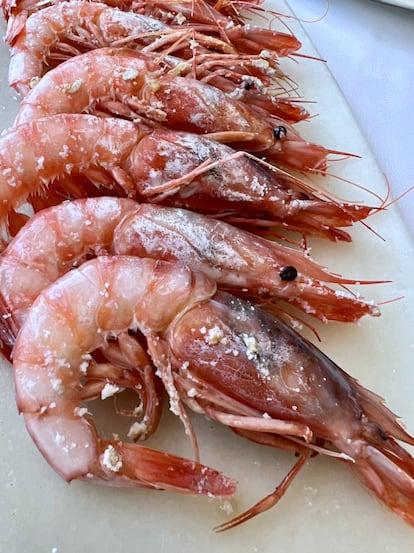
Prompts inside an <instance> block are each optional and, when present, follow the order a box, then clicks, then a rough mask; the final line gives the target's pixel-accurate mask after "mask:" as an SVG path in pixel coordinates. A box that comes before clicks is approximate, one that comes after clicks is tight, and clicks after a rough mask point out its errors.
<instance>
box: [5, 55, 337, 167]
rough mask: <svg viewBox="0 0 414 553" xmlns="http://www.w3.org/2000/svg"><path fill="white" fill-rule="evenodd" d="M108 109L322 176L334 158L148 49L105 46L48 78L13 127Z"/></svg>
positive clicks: (277, 121) (285, 125) (67, 63)
mask: <svg viewBox="0 0 414 553" xmlns="http://www.w3.org/2000/svg"><path fill="white" fill-rule="evenodd" d="M102 111H106V112H109V113H112V114H118V115H122V116H124V117H129V118H134V119H136V118H139V117H143V118H145V119H146V120H151V121H152V122H153V123H156V124H158V125H161V126H163V127H168V128H171V129H174V130H184V131H189V132H196V133H198V134H210V135H211V137H212V138H215V139H219V140H220V141H222V142H230V143H232V144H233V145H234V146H235V147H240V148H241V149H243V150H248V151H255V152H260V153H261V154H264V155H266V157H267V159H268V160H269V161H270V162H274V163H276V164H280V165H283V166H285V167H288V168H292V169H296V170H299V171H317V172H323V171H324V170H325V169H326V167H327V156H328V154H329V153H338V152H334V151H333V150H327V149H326V148H324V147H323V146H319V145H317V144H313V143H309V142H306V141H305V140H304V139H303V138H301V136H300V135H299V133H298V132H297V131H296V130H294V129H293V127H292V126H291V125H289V124H288V123H286V122H285V121H283V120H281V119H278V118H276V117H275V116H269V115H268V114H267V113H266V112H264V111H263V110H261V109H260V108H258V107H255V106H249V105H247V104H244V103H243V102H241V101H238V100H235V99H233V98H230V97H229V95H228V94H225V93H224V92H222V91H220V90H218V89H217V88H216V87H213V86H210V85H208V84H205V83H202V82H200V81H198V80H195V79H191V78H186V77H180V76H177V75H174V74H171V73H170V74H166V73H165V71H164V70H163V69H161V68H160V66H159V65H157V64H156V63H155V61H154V58H153V57H151V56H149V55H148V54H147V55H146V54H144V53H143V52H136V51H133V50H127V49H123V50H113V49H111V48H100V49H98V50H92V51H90V52H87V53H85V54H83V55H81V56H76V58H74V59H69V60H67V61H65V62H64V63H62V64H61V65H59V66H58V67H56V68H55V69H52V70H51V71H50V72H49V73H47V74H46V75H45V76H44V77H43V78H42V79H41V80H40V82H39V83H38V84H37V85H36V86H35V88H34V89H33V90H32V91H31V92H30V93H29V94H28V95H27V96H26V97H25V98H24V100H23V101H22V103H21V106H20V109H19V112H18V115H17V118H16V121H15V124H16V125H17V124H20V123H23V122H27V121H30V120H33V119H38V118H40V117H45V116H47V115H53V114H57V113H82V112H89V113H93V112H98V113H101V112H102Z"/></svg>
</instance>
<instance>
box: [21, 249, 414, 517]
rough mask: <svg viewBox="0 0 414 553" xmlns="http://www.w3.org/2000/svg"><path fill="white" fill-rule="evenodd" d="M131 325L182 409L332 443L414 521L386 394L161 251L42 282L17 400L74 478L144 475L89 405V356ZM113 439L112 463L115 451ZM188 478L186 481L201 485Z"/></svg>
mask: <svg viewBox="0 0 414 553" xmlns="http://www.w3.org/2000/svg"><path fill="white" fill-rule="evenodd" d="M137 283H138V284H137ZM128 329H129V330H130V331H135V330H139V331H140V332H141V333H142V334H143V335H144V336H145V338H146V340H147V343H148V348H149V352H150V355H151V358H152V361H153V362H154V363H155V365H156V366H157V368H158V370H159V371H160V374H161V376H162V378H163V381H164V384H165V385H166V387H167V390H168V393H169V394H170V401H171V407H172V408H173V409H174V410H175V411H176V412H177V413H179V414H181V413H182V406H181V407H180V404H181V401H183V402H185V403H187V404H188V405H189V406H190V408H192V409H194V410H195V411H197V412H200V411H201V412H204V413H205V414H206V415H207V416H208V417H210V418H212V419H215V420H218V421H220V422H222V423H224V424H226V425H228V426H229V427H231V428H235V429H237V430H238V431H243V430H244V431H247V432H250V433H251V434H253V435H254V433H255V432H257V434H258V441H260V436H262V435H266V434H269V433H270V434H276V438H277V437H278V436H280V438H281V439H283V440H285V441H286V442H289V441H292V443H293V445H297V446H298V449H303V448H306V447H308V448H311V449H312V448H313V447H315V448H317V449H318V445H317V444H320V443H324V448H321V447H320V446H319V449H318V451H325V452H327V453H329V452H331V453H332V454H333V455H334V456H335V455H336V456H339V457H340V458H341V459H342V460H344V461H346V462H349V463H350V466H351V467H352V468H353V470H354V471H355V472H356V473H357V475H358V476H359V477H360V479H361V480H362V482H363V483H364V484H365V485H366V486H368V488H370V489H371V490H372V491H373V492H374V493H375V494H376V495H377V496H378V497H379V499H381V500H382V501H383V502H384V503H385V504H386V505H387V506H388V507H390V508H391V509H393V510H394V511H395V512H396V513H397V514H399V515H400V516H401V517H402V518H404V519H405V520H406V521H407V522H409V523H410V524H412V525H414V459H413V458H412V457H411V456H410V455H409V453H408V452H407V451H406V450H404V449H403V448H402V447H401V446H399V445H398V444H397V442H396V441H395V440H401V441H403V442H406V443H408V444H411V445H413V444H414V439H413V438H412V437H410V436H409V435H408V434H407V433H406V432H405V431H404V430H403V428H402V427H401V426H400V425H399V424H398V422H397V420H396V417H395V415H393V414H392V413H391V412H390V411H388V410H387V409H386V408H385V407H384V405H383V404H382V402H380V401H379V399H378V397H377V396H375V395H374V394H373V393H372V392H369V391H368V390H365V389H364V388H363V387H362V386H360V385H359V384H358V383H356V382H355V381H354V380H353V379H352V378H351V377H349V376H348V375H347V374H346V373H344V372H343V371H342V370H341V369H340V368H339V367H338V366H337V365H336V364H335V363H334V362H333V361H331V360H330V359H328V358H327V357H326V356H325V355H324V354H323V353H322V352H320V351H319V350H318V349H317V348H316V347H315V346H313V345H311V344H310V343H308V342H307V341H306V340H304V339H303V338H302V337H300V336H299V335H298V334H297V333H296V332H295V331H293V330H292V329H291V328H290V327H288V326H287V325H285V324H284V323H282V322H281V321H279V320H278V319H276V318H275V317H274V316H272V315H270V314H269V313H266V312H264V311H262V310H260V309H257V308H255V307H254V306H252V305H250V304H248V303H245V302H243V301H242V300H239V299H236V298H235V297H233V296H231V295H229V294H226V293H223V292H216V286H215V283H214V282H213V281H211V280H210V279H209V278H208V277H206V276H204V275H203V274H202V273H192V272H191V271H190V270H189V269H187V268H185V267H183V266H180V265H177V264H174V263H168V262H161V261H157V260H149V259H137V258H131V257H127V256H123V257H111V258H108V257H101V258H98V259H95V260H92V261H90V262H88V263H86V264H84V265H83V266H82V267H81V268H80V269H75V270H73V271H71V272H70V273H68V274H67V275H65V276H64V277H62V278H61V279H59V280H58V281H56V282H55V283H54V284H53V285H52V286H50V287H49V288H48V289H47V290H45V291H44V292H42V293H41V294H40V296H39V297H38V299H37V300H36V301H35V303H34V305H33V307H32V309H31V310H30V312H29V315H28V317H27V319H26V322H25V323H24V325H23V327H22V329H21V331H20V333H19V336H18V338H17V341H16V345H15V349H14V361H13V364H14V371H15V381H16V397H17V402H18V406H19V409H20V411H21V412H22V413H23V414H24V417H25V421H26V424H27V427H28V429H29V432H30V434H31V436H32V438H33V439H34V441H35V443H36V444H37V446H38V448H39V449H40V451H41V452H42V453H43V455H44V456H45V457H46V459H47V460H48V462H49V463H50V464H51V465H52V466H53V467H54V468H55V470H56V471H57V472H58V473H59V474H61V475H62V476H63V477H64V478H66V479H67V480H71V479H73V478H82V477H86V475H87V474H91V475H92V476H91V478H101V479H104V480H108V481H111V482H115V483H117V482H118V483H119V482H120V481H121V482H123V483H124V482H125V480H127V481H128V482H131V480H132V479H134V478H136V476H135V475H132V476H131V473H130V471H129V468H130V466H131V465H130V462H129V461H130V458H129V457H128V454H129V453H130V450H126V449H125V447H124V446H123V444H119V443H117V442H111V443H110V444H109V445H108V444H107V443H104V446H102V442H101V441H100V438H98V436H97V434H96V431H95V430H94V428H93V426H92V424H91V421H90V418H89V417H88V416H87V415H85V413H84V411H80V409H82V401H81V399H82V392H81V390H82V373H81V371H80V369H79V367H80V366H81V364H82V361H83V360H84V359H85V355H88V354H90V353H91V352H92V351H93V350H94V349H95V348H97V347H99V346H101V345H102V344H103V343H104V342H105V340H106V339H107V338H108V337H109V336H116V335H117V334H119V333H125V332H126V331H127V330H128ZM86 374H87V371H86ZM83 376H84V375H83ZM190 389H191V390H192V391H191V393H188V392H189V390H190ZM58 437H59V438H58ZM86 444H87V446H88V447H85V445H86ZM103 447H105V448H106V449H105V450H103ZM108 447H110V448H111V449H110V453H111V458H112V459H113V460H114V462H113V463H112V465H111V467H112V468H108V467H107V466H106V464H105V458H107V457H108V454H107V455H106V457H105V452H107V450H108ZM130 447H133V446H130ZM135 447H136V446H135ZM139 451H142V450H139ZM138 455H139V454H138ZM135 461H136V463H137V466H138V467H139V466H140V459H139V457H137V458H136V459H135ZM144 465H145V463H144ZM155 467H156V468H158V467H157V461H155ZM163 467H165V465H160V466H159V469H160V470H159V471H158V470H157V476H158V479H157V484H156V485H157V486H158V485H160V481H162V479H163V477H164V473H163ZM137 470H139V468H138V469H137ZM150 472H151V471H150ZM183 472H184V474H185V471H183ZM141 474H142V473H141ZM185 476H188V475H186V474H185ZM218 478H219V480H217V479H218ZM142 479H143V478H142ZM174 479H175V473H174V472H173V473H172V474H171V475H170V476H169V479H168V483H167V484H161V485H162V486H163V485H165V486H167V485H170V486H171V487H172V488H173V489H174V485H175V484H174ZM191 479H192V487H191V486H190V485H188V484H187V485H186V486H187V489H189V488H190V487H191V490H192V491H194V479H193V475H191ZM195 481H196V482H197V484H198V485H200V480H198V481H197V480H195ZM138 482H141V478H138ZM146 482H147V484H148V485H153V482H152V481H151V480H150V479H149V480H146ZM187 482H188V480H187ZM203 482H204V480H203ZM209 482H213V484H212V488H214V492H213V493H215V494H216V493H221V494H223V495H226V494H227V493H229V491H231V492H233V491H234V488H233V487H232V485H231V484H229V482H228V481H224V480H223V478H222V477H221V476H220V477H218V476H217V475H216V474H215V475H214V476H213V475H211V480H209ZM186 486H183V487H184V488H186ZM176 487H178V488H180V486H179V485H178V486H176ZM197 490H198V492H199V493H201V491H203V492H205V491H206V488H205V486H201V489H199V488H198V489H197ZM210 491H211V490H210ZM261 510H263V509H261ZM259 512H260V510H259ZM256 513H257V511H254V513H248V514H247V515H246V517H245V518H244V520H246V519H248V518H251V516H253V514H256ZM230 525H231V523H230Z"/></svg>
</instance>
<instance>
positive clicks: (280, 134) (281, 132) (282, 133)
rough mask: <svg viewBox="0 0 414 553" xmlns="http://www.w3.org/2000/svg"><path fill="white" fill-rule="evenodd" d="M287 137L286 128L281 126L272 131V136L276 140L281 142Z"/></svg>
mask: <svg viewBox="0 0 414 553" xmlns="http://www.w3.org/2000/svg"><path fill="white" fill-rule="evenodd" d="M286 135H287V128H286V127H284V126H283V125H279V126H278V127H275V128H274V129H273V136H274V137H275V138H277V139H278V140H282V139H283V138H286Z"/></svg>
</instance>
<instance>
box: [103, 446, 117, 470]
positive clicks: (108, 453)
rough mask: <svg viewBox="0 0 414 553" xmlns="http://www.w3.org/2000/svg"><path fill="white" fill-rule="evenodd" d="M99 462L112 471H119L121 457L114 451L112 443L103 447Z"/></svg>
mask: <svg viewBox="0 0 414 553" xmlns="http://www.w3.org/2000/svg"><path fill="white" fill-rule="evenodd" d="M101 463H102V465H103V466H104V467H106V468H107V469H109V470H110V471H112V472H119V471H120V470H121V467H122V457H121V456H120V455H119V453H118V452H117V451H116V449H115V448H114V446H113V445H108V447H107V448H106V449H105V451H104V453H103V456H102V460H101Z"/></svg>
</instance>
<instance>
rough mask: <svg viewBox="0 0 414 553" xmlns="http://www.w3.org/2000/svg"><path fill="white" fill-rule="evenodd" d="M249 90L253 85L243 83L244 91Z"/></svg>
mask: <svg viewBox="0 0 414 553" xmlns="http://www.w3.org/2000/svg"><path fill="white" fill-rule="evenodd" d="M251 88H253V84H252V83H249V82H245V83H244V89H245V90H250V89H251Z"/></svg>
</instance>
